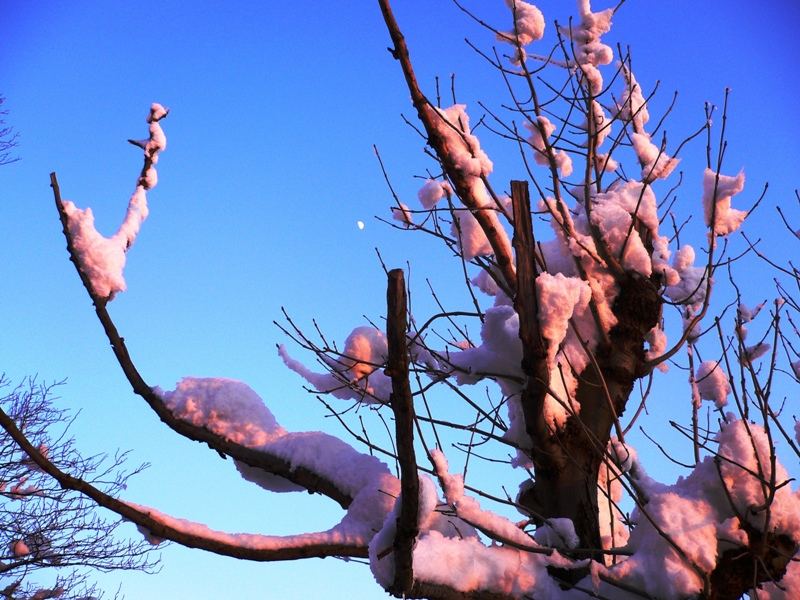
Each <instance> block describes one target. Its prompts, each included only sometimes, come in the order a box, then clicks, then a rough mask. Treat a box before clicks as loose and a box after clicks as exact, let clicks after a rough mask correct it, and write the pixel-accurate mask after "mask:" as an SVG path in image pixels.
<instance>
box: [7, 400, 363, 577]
mask: <svg viewBox="0 0 800 600" xmlns="http://www.w3.org/2000/svg"><path fill="white" fill-rule="evenodd" d="M0 426H2V427H3V429H5V430H6V432H7V433H8V434H9V435H10V436H11V438H12V439H13V440H14V441H15V442H16V443H17V444H18V445H19V446H20V448H22V449H23V450H24V451H25V453H26V454H27V455H28V456H29V457H30V458H31V460H32V461H33V462H35V463H36V465H37V466H38V467H39V468H40V469H42V471H44V472H45V473H47V474H48V475H50V476H51V477H53V479H55V480H56V481H58V483H59V484H60V485H61V487H62V488H64V489H68V490H74V491H76V492H80V493H81V494H83V495H85V496H87V497H89V498H91V499H92V500H94V501H95V502H96V503H97V504H98V505H99V506H102V507H103V508H106V509H108V510H110V511H112V512H114V513H116V514H118V515H119V516H121V517H122V518H124V519H127V520H128V521H131V522H133V523H135V524H136V525H137V526H138V527H140V528H144V529H145V530H147V532H148V533H149V534H150V535H151V536H155V537H158V538H163V539H167V540H171V541H174V542H177V543H179V544H181V545H183V546H187V547H189V548H199V549H201V550H207V551H209V552H214V553H215V554H221V555H224V556H231V557H234V558H243V559H247V560H255V561H278V560H294V559H298V558H310V557H325V556H352V557H366V556H367V544H368V542H369V540H368V539H364V536H362V535H359V533H358V532H357V531H354V532H352V533H350V532H348V531H347V529H346V528H345V527H343V526H341V525H342V524H343V523H344V521H343V522H342V524H340V525H338V526H336V527H334V528H333V529H330V530H328V531H325V532H320V533H312V534H302V535H298V536H285V537H283V536H266V535H248V534H228V533H221V532H217V531H213V530H211V529H209V528H208V527H206V526H205V525H200V524H197V523H191V522H189V521H183V520H180V519H175V518H172V517H168V516H166V515H163V514H162V513H159V512H158V511H155V510H153V509H151V508H147V507H141V506H137V505H134V504H129V503H127V502H124V501H122V500H119V499H117V498H114V497H113V496H110V495H109V494H107V493H105V492H103V491H102V490H99V489H98V488H96V487H94V486H93V485H91V484H90V483H88V482H87V481H84V480H83V479H79V478H77V477H73V476H71V475H69V474H67V473H64V472H63V471H62V470H61V469H59V468H58V467H56V466H55V465H54V464H53V463H52V462H50V460H48V459H47V458H46V457H45V456H44V454H42V452H40V451H39V450H38V449H37V448H36V447H35V446H33V444H31V443H30V441H28V439H27V438H26V437H25V435H24V434H23V433H22V432H21V431H20V430H19V428H17V426H16V424H15V423H14V421H13V420H12V419H11V418H10V417H9V416H8V415H7V414H6V413H5V412H4V411H3V410H2V409H0Z"/></svg>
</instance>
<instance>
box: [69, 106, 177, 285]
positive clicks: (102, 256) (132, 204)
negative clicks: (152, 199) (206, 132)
mask: <svg viewBox="0 0 800 600" xmlns="http://www.w3.org/2000/svg"><path fill="white" fill-rule="evenodd" d="M166 114H167V111H166V109H165V108H164V107H163V106H161V105H160V104H157V103H154V104H153V105H152V106H151V107H150V114H149V115H148V117H147V122H148V123H149V127H150V138H149V140H148V141H147V143H146V144H145V145H144V155H145V161H146V164H148V162H149V166H148V168H147V170H146V171H145V172H144V174H143V175H142V176H140V177H139V180H138V181H137V184H136V189H135V190H134V192H133V195H132V196H131V199H130V201H129V202H128V210H127V212H126V213H125V219H124V220H123V222H122V224H121V225H120V227H119V229H118V230H117V232H116V233H115V234H114V235H112V236H111V237H105V236H103V235H102V234H100V233H99V232H98V231H97V229H95V226H94V214H93V213H92V209H91V208H86V209H83V210H81V209H79V208H77V207H76V206H75V204H74V203H73V202H71V201H69V200H65V201H63V202H62V209H63V211H64V214H65V215H66V216H67V229H68V231H69V234H70V238H71V240H72V245H73V248H74V251H75V255H76V258H77V260H78V263H79V266H80V268H81V271H82V272H83V273H84V274H85V275H86V277H87V278H88V280H89V285H90V286H91V292H92V294H93V295H95V296H97V297H100V298H106V299H108V300H111V299H113V297H114V295H115V294H117V293H118V292H122V291H124V290H125V279H124V277H123V270H124V268H125V258H126V253H127V252H128V249H129V248H130V247H131V245H132V244H133V242H134V241H135V240H136V236H137V235H138V233H139V230H140V229H141V226H142V223H143V222H144V220H145V219H146V218H147V215H148V212H149V210H148V207H147V190H149V189H152V188H153V187H155V185H156V183H157V181H158V177H157V174H156V169H155V165H156V163H157V162H158V155H159V153H160V152H161V151H162V150H164V148H166V146H167V138H166V136H165V135H164V132H163V130H162V129H161V125H160V124H159V123H158V121H159V120H160V119H161V118H163V117H164V116H166Z"/></svg>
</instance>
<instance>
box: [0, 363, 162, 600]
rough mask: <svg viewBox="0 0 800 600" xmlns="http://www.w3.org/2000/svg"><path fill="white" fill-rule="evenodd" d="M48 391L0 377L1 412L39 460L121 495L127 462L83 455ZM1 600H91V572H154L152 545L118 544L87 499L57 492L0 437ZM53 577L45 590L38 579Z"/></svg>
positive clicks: (111, 524)
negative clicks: (40, 456) (12, 384)
mask: <svg viewBox="0 0 800 600" xmlns="http://www.w3.org/2000/svg"><path fill="white" fill-rule="evenodd" d="M53 387H54V386H52V385H43V384H39V383H36V382H35V381H33V380H28V381H26V382H24V383H23V384H21V385H19V386H17V387H15V388H13V389H11V388H10V387H9V382H8V380H7V379H5V378H0V388H2V389H3V392H4V393H3V395H2V398H0V407H2V410H3V411H4V413H6V414H8V416H9V418H10V419H12V420H13V421H14V422H15V423H17V424H18V426H19V430H20V431H24V433H25V437H26V438H27V439H28V440H29V441H30V443H31V444H34V445H35V447H36V448H37V449H38V451H39V452H40V453H42V454H43V455H44V456H47V458H48V460H49V461H50V462H51V463H53V464H56V465H59V466H60V467H61V468H62V469H67V470H68V471H69V472H70V473H72V474H74V475H75V476H76V477H79V478H80V479H82V480H84V481H87V482H90V483H91V484H92V485H101V486H103V487H104V488H106V489H107V490H108V491H109V493H112V494H117V493H119V492H120V491H122V490H123V489H125V482H126V481H127V479H128V477H130V476H131V475H132V474H134V473H129V474H123V473H121V472H120V470H119V469H120V467H121V465H122V463H123V461H124V455H118V456H115V457H114V460H112V461H110V462H108V461H105V460H104V457H103V456H89V457H84V456H81V455H80V454H79V453H78V451H77V449H76V448H75V445H74V442H73V440H72V439H71V438H70V437H67V427H68V425H69V423H70V422H71V419H70V418H69V415H68V414H66V413H65V412H64V411H63V410H60V409H58V408H56V407H55V406H54V404H53V399H52V392H53ZM0 456H2V463H0V588H1V589H0V597H2V598H5V599H8V600H23V599H25V600H27V599H31V600H44V599H45V598H62V599H67V598H76V599H77V598H92V597H100V596H101V595H102V594H101V592H100V591H99V590H98V589H97V587H96V586H95V585H94V584H92V583H91V581H90V571H91V570H93V569H99V570H102V571H109V570H116V569H123V570H130V569H137V570H146V571H149V570H152V569H153V567H154V566H155V563H154V561H153V560H152V558H151V557H150V555H149V553H150V548H151V547H150V546H149V545H148V544H146V543H144V542H143V541H138V542H129V541H120V540H118V539H117V538H116V537H115V533H116V531H117V528H118V527H119V525H120V523H121V522H120V521H118V520H112V521H109V520H106V519H103V518H101V517H100V516H98V514H97V510H96V507H95V505H94V503H93V502H91V500H89V499H88V498H86V497H84V496H82V495H81V494H78V493H75V492H73V491H70V490H67V489H62V488H61V487H60V486H59V485H58V483H57V482H56V481H55V480H54V479H52V478H51V477H49V476H48V475H46V474H45V473H44V472H42V471H41V470H40V469H39V468H38V467H37V466H36V465H35V464H34V463H33V462H31V460H30V458H29V457H28V455H27V454H26V453H25V452H24V451H23V450H22V448H20V447H19V446H18V445H17V444H16V442H15V441H14V440H13V439H12V438H11V437H10V436H9V435H7V434H6V433H5V431H4V432H3V435H2V436H0ZM50 574H54V576H52V581H50V582H49V583H47V584H44V583H43V579H42V577H43V576H47V575H50Z"/></svg>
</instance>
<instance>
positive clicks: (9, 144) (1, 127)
mask: <svg viewBox="0 0 800 600" xmlns="http://www.w3.org/2000/svg"><path fill="white" fill-rule="evenodd" d="M5 102H6V98H5V96H1V95H0V165H7V164H9V163H12V162H14V161H16V160H17V159H16V158H14V157H13V156H12V155H11V149H12V148H14V147H16V145H17V141H18V139H19V135H18V134H17V133H16V132H15V131H14V129H13V128H12V127H8V126H6V121H5V116H6V115H7V114H8V111H7V110H4V109H2V106H3V104H5Z"/></svg>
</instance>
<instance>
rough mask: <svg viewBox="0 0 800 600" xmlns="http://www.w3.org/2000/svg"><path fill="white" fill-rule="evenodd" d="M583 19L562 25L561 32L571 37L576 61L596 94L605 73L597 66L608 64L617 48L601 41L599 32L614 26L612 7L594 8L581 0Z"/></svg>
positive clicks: (579, 9)
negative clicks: (604, 8)
mask: <svg viewBox="0 0 800 600" xmlns="http://www.w3.org/2000/svg"><path fill="white" fill-rule="evenodd" d="M578 11H579V13H580V17H581V21H580V23H577V24H576V23H572V25H571V27H562V28H561V32H562V33H563V34H564V35H565V36H566V37H567V39H568V40H569V39H571V40H572V46H573V49H574V52H575V62H577V63H578V65H579V66H580V68H581V71H582V72H583V74H584V76H585V77H586V80H587V84H588V88H589V91H590V92H591V94H592V95H593V96H596V95H597V94H599V93H600V92H601V91H602V89H603V76H602V75H601V73H600V70H599V69H598V68H597V67H598V66H600V65H607V64H609V63H610V62H611V61H612V60H613V59H614V51H613V50H612V49H611V47H610V46H607V45H605V44H603V43H602V42H601V41H600V36H602V35H603V34H604V33H608V32H609V31H610V30H611V17H612V16H613V14H614V11H613V9H610V8H608V9H606V10H603V11H600V12H596V13H594V12H592V8H591V4H590V2H589V0H578Z"/></svg>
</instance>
